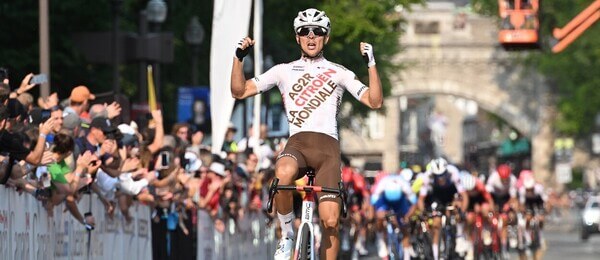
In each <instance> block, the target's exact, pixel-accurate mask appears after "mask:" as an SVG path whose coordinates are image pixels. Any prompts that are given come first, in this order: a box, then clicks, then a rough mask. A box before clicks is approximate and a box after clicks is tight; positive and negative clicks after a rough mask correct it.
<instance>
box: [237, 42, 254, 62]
mask: <svg viewBox="0 0 600 260" xmlns="http://www.w3.org/2000/svg"><path fill="white" fill-rule="evenodd" d="M244 39H245V37H244V38H242V39H241V40H240V42H239V43H238V45H237V48H236V49H235V57H236V58H237V59H238V60H240V61H243V60H244V57H246V55H248V53H249V52H250V49H252V45H249V46H248V47H246V48H245V49H242V44H243V43H244Z"/></svg>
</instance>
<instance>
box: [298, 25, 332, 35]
mask: <svg viewBox="0 0 600 260" xmlns="http://www.w3.org/2000/svg"><path fill="white" fill-rule="evenodd" d="M310 32H313V33H314V34H315V36H325V35H327V30H326V29H325V28H322V27H301V28H299V29H298V31H297V32H296V34H297V35H298V36H307V35H308V34H310Z"/></svg>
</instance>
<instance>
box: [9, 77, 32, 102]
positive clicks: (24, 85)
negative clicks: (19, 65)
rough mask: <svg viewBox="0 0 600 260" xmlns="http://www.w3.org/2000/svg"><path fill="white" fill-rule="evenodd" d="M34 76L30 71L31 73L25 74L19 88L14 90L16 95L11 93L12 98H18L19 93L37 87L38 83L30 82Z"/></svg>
mask: <svg viewBox="0 0 600 260" xmlns="http://www.w3.org/2000/svg"><path fill="white" fill-rule="evenodd" d="M32 77H33V73H29V74H27V75H25V77H24V78H23V80H22V81H21V85H20V86H19V88H18V89H17V90H16V91H15V92H13V93H14V95H13V94H11V98H16V97H17V96H18V95H21V94H23V93H25V92H27V91H29V90H30V89H32V88H33V87H35V86H36V84H30V83H29V81H31V78H32Z"/></svg>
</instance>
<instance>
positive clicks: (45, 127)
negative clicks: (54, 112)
mask: <svg viewBox="0 0 600 260" xmlns="http://www.w3.org/2000/svg"><path fill="white" fill-rule="evenodd" d="M55 123H56V119H55V118H53V117H50V118H49V119H48V120H46V122H44V123H41V124H40V134H44V135H47V134H49V133H50V132H52V129H54V124H55ZM44 138H45V137H44Z"/></svg>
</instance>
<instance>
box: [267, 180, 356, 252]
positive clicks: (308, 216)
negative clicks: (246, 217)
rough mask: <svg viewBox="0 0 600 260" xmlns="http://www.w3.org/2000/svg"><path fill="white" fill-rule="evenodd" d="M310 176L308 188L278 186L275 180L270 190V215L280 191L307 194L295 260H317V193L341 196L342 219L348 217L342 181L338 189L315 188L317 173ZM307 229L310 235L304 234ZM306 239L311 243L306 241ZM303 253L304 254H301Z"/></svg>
mask: <svg viewBox="0 0 600 260" xmlns="http://www.w3.org/2000/svg"><path fill="white" fill-rule="evenodd" d="M306 175H307V176H308V183H307V185H306V186H296V185H278V184H279V179H278V178H274V179H273V182H272V183H271V186H270V188H269V201H268V203H267V210H268V211H269V213H271V212H273V197H274V195H275V194H277V192H278V191H279V190H289V191H292V190H295V191H303V192H305V196H304V199H303V200H302V216H301V218H300V220H301V223H300V227H299V228H298V233H297V235H296V245H295V247H294V249H295V250H294V258H293V259H295V260H296V259H315V248H314V245H315V236H314V226H313V223H312V219H313V213H314V208H315V195H316V194H315V192H325V193H331V194H337V195H338V196H340V198H341V200H342V205H341V211H342V217H343V218H345V217H346V215H347V209H346V203H345V202H346V193H345V189H344V184H343V183H342V182H341V181H340V182H339V183H338V189H332V188H326V187H321V186H314V185H313V184H314V178H315V173H314V171H313V170H309V171H308V172H307V174H306ZM305 228H307V232H308V235H306V234H305V233H304V230H305ZM306 238H308V240H309V241H310V243H307V242H308V241H304V240H305V239H306ZM303 248H304V249H306V250H308V252H304V250H303ZM300 251H303V252H300Z"/></svg>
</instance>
